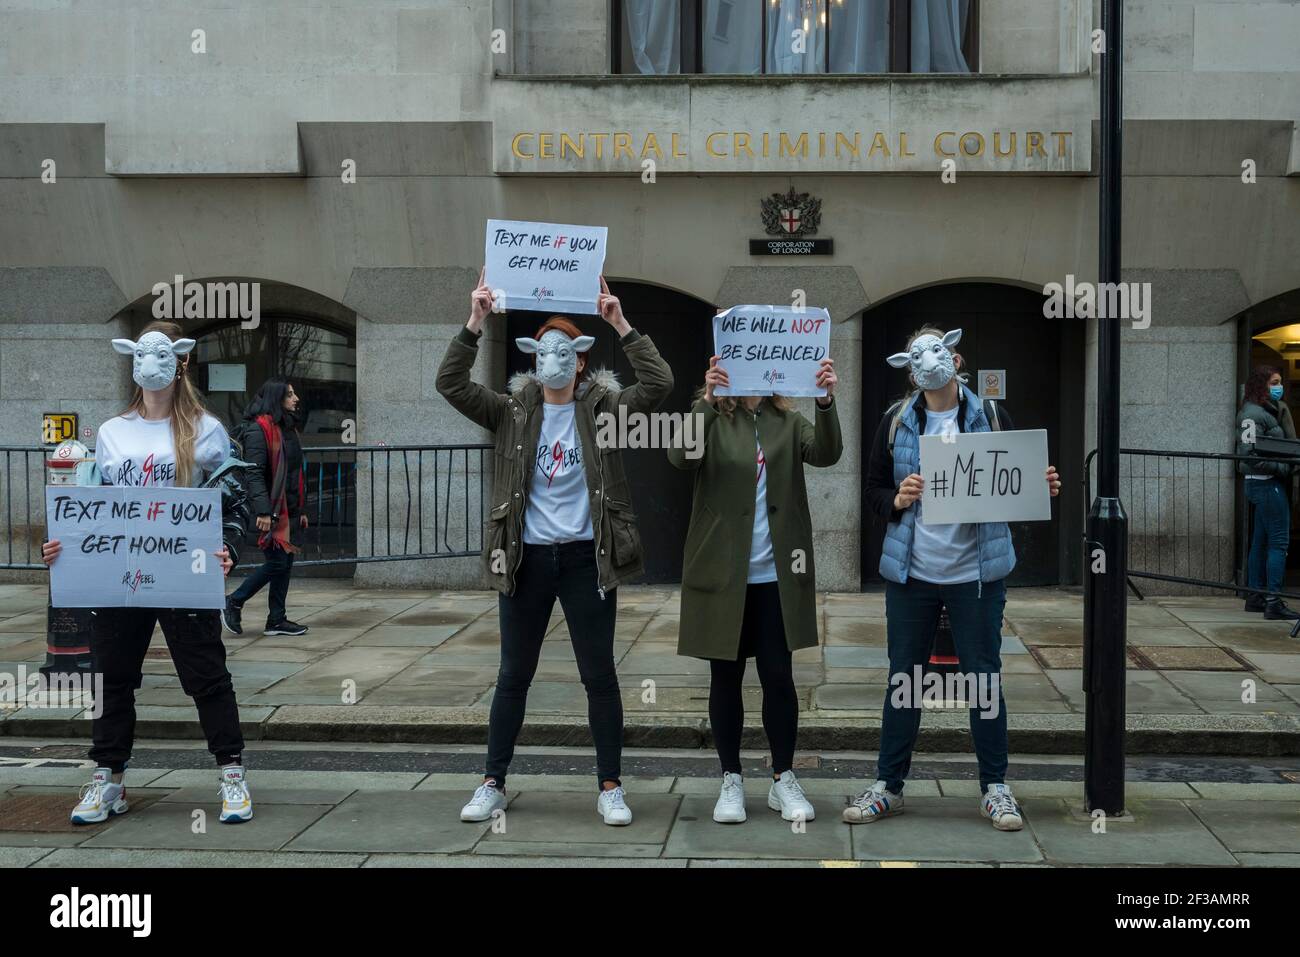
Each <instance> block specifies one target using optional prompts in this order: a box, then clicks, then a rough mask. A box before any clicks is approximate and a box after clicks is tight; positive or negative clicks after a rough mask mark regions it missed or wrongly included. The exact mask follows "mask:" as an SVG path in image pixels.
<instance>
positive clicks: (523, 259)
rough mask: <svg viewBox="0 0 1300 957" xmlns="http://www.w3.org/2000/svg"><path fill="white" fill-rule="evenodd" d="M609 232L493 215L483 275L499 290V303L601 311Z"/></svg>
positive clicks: (500, 306)
mask: <svg viewBox="0 0 1300 957" xmlns="http://www.w3.org/2000/svg"><path fill="white" fill-rule="evenodd" d="M608 232H609V231H608V229H607V228H606V227H604V226H564V225H560V224H557V223H525V222H515V221H514V220H508V219H489V220H488V221H487V248H486V249H485V251H484V258H483V264H484V267H485V272H484V276H483V281H484V282H486V283H487V284H488V288H489V289H491V290H492V291H493V292H494V293H495V294H496V296H497V300H496V307H497V308H498V309H545V310H551V311H553V312H581V313H589V314H591V315H595V314H596V297H597V296H598V295H599V294H600V274H601V272H602V271H603V270H604V268H605V243H606V238H607V235H608Z"/></svg>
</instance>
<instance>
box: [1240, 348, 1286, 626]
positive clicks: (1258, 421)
mask: <svg viewBox="0 0 1300 957" xmlns="http://www.w3.org/2000/svg"><path fill="white" fill-rule="evenodd" d="M1282 394H1283V392H1282V373H1281V372H1280V371H1279V370H1277V369H1275V368H1273V367H1272V366H1257V367H1256V368H1255V369H1254V370H1253V371H1252V372H1251V374H1250V377H1249V378H1248V379H1247V380H1246V392H1245V398H1244V400H1243V402H1242V404H1241V411H1240V412H1239V413H1238V415H1237V454H1238V455H1251V454H1252V453H1254V451H1255V440H1256V439H1258V438H1270V439H1282V438H1286V439H1294V438H1295V437H1296V430H1295V423H1294V422H1293V421H1292V419H1291V409H1290V408H1289V407H1288V406H1287V404H1286V403H1285V402H1284V401H1282ZM1247 440H1249V441H1247ZM1237 471H1238V472H1241V473H1242V474H1244V475H1245V486H1246V500H1247V501H1248V502H1250V504H1251V505H1253V506H1254V508H1255V524H1254V528H1253V529H1252V530H1251V536H1250V555H1249V559H1248V562H1247V566H1246V573H1247V579H1246V584H1248V585H1249V586H1250V587H1251V588H1259V589H1267V592H1268V594H1267V595H1260V594H1259V593H1255V594H1252V595H1250V596H1249V597H1248V598H1247V599H1246V611H1262V612H1263V613H1264V617H1265V618H1268V619H1271V620H1274V621H1295V620H1296V619H1297V618H1300V613H1297V612H1296V611H1295V610H1294V609H1292V608H1291V607H1290V606H1289V605H1287V603H1286V602H1285V601H1283V600H1282V599H1281V598H1280V597H1278V592H1279V591H1281V590H1282V578H1283V576H1284V575H1285V574H1286V552H1287V545H1288V544H1289V543H1290V541H1291V496H1290V493H1289V488H1290V485H1291V476H1292V474H1294V471H1295V466H1294V465H1293V464H1292V463H1291V462H1288V461H1287V460H1285V459H1278V458H1258V459H1250V460H1238V461H1237Z"/></svg>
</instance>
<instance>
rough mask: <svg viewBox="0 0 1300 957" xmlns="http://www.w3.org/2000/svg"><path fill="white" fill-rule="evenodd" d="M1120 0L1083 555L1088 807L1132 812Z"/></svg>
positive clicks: (1109, 46) (1104, 152) (1101, 224)
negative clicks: (1093, 479)
mask: <svg viewBox="0 0 1300 957" xmlns="http://www.w3.org/2000/svg"><path fill="white" fill-rule="evenodd" d="M1123 6H1124V4H1123V2H1122V0H1102V13H1101V29H1102V35H1103V41H1104V44H1105V45H1104V47H1103V52H1102V54H1101V180H1100V184H1099V188H1098V193H1099V196H1100V204H1099V210H1098V214H1099V215H1098V232H1099V236H1100V252H1099V256H1098V262H1097V266H1098V277H1097V278H1098V284H1099V285H1098V293H1097V303H1098V306H1099V308H1098V314H1097V497H1096V498H1095V499H1094V500H1093V502H1092V507H1091V508H1090V510H1089V512H1088V531H1087V538H1086V546H1087V547H1086V549H1085V552H1086V553H1085V555H1084V568H1085V570H1086V571H1085V574H1086V578H1085V579H1084V581H1085V587H1084V598H1083V631H1084V646H1083V690H1084V694H1085V699H1086V701H1087V710H1086V717H1085V722H1086V723H1085V726H1084V764H1083V773H1084V804H1085V807H1086V808H1087V809H1088V810H1089V811H1095V810H1101V811H1104V812H1105V813H1106V814H1111V815H1116V814H1122V813H1123V812H1124V710H1125V708H1124V658H1125V654H1126V650H1127V643H1128V598H1127V595H1126V594H1125V591H1124V589H1125V582H1126V579H1127V572H1128V517H1127V516H1126V515H1125V514H1124V506H1123V505H1122V504H1121V503H1120V500H1119V385H1120V382H1119V323H1120V321H1121V318H1120V316H1111V315H1107V312H1108V310H1107V309H1106V308H1105V304H1106V303H1108V302H1118V301H1119V297H1118V296H1108V295H1105V294H1104V292H1103V290H1106V289H1112V288H1116V286H1111V285H1107V284H1111V283H1113V284H1116V285H1117V284H1118V283H1119V282H1120V281H1121V277H1120V220H1121V204H1120V199H1121V195H1120V191H1121V187H1122V182H1123V180H1122V169H1121V163H1122V160H1123V123H1122V118H1123V97H1122V95H1121V94H1122V88H1123V82H1124V80H1123V64H1124V43H1123V29H1124V27H1123V21H1122V11H1123Z"/></svg>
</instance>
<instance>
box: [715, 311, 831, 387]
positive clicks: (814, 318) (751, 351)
mask: <svg viewBox="0 0 1300 957" xmlns="http://www.w3.org/2000/svg"><path fill="white" fill-rule="evenodd" d="M830 351H831V317H830V313H828V312H827V311H826V310H825V309H821V308H814V307H811V306H807V307H803V308H795V307H793V306H732V307H731V308H730V309H728V310H727V311H726V312H722V313H719V314H718V315H716V316H714V317H713V354H714V355H716V356H717V357H718V365H719V366H720V367H722V368H723V369H725V370H726V372H727V378H728V379H729V380H730V382H731V385H730V386H728V387H727V388H725V389H714V390H713V391H714V394H716V395H794V396H810V395H825V394H826V390H825V389H823V388H821V387H820V386H818V385H817V370H818V369H819V368H821V361H822V360H823V359H825V358H827V357H828V356H829V355H830Z"/></svg>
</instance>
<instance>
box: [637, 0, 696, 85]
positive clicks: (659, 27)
mask: <svg viewBox="0 0 1300 957" xmlns="http://www.w3.org/2000/svg"><path fill="white" fill-rule="evenodd" d="M678 8H679V4H678V2H677V0H623V20H624V22H625V23H626V24H627V37H628V43H629V44H630V46H631V49H632V61H633V62H634V63H635V64H636V68H637V71H638V72H640V73H655V74H663V73H680V72H681V71H682V60H681V37H682V34H681V27H680V26H679V24H678V20H677V17H678Z"/></svg>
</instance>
